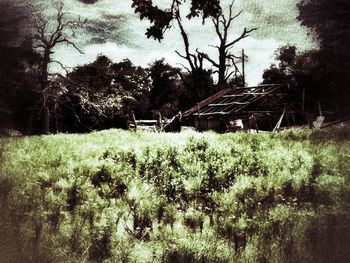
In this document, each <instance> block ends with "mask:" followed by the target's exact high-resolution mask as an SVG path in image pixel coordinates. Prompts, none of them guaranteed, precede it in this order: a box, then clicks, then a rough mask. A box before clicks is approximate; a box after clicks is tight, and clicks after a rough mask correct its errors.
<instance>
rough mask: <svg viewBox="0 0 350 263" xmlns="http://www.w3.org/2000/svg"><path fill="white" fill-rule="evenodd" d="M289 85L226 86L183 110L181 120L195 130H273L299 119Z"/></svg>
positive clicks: (292, 123)
mask: <svg viewBox="0 0 350 263" xmlns="http://www.w3.org/2000/svg"><path fill="white" fill-rule="evenodd" d="M287 89H288V87H286V86H283V85H279V84H268V85H259V86H254V87H240V88H228V89H224V90H221V91H220V92H218V93H216V94H214V95H213V96H211V97H209V98H207V99H205V100H203V101H201V102H199V103H197V105H195V106H193V107H192V108H190V109H189V110H187V111H185V112H184V113H183V121H184V122H185V123H186V124H187V125H190V126H194V127H195V128H196V130H198V131H205V130H214V131H218V132H225V131H236V130H241V129H244V130H274V129H277V128H279V127H282V126H292V125H295V124H297V123H300V121H301V120H300V119H301V116H300V113H298V112H297V111H296V108H297V107H296V105H295V104H292V103H291V102H289V101H288V96H287V93H288V92H287Z"/></svg>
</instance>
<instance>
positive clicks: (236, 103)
mask: <svg viewBox="0 0 350 263" xmlns="http://www.w3.org/2000/svg"><path fill="white" fill-rule="evenodd" d="M248 103H249V102H238V101H234V102H229V103H213V104H209V105H208V106H209V107H220V106H230V105H244V104H248Z"/></svg>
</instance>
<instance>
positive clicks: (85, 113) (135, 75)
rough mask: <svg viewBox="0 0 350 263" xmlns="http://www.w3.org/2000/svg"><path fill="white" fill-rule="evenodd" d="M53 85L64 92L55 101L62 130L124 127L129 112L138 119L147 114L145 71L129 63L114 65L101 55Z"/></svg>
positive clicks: (81, 130) (147, 83)
mask: <svg viewBox="0 0 350 263" xmlns="http://www.w3.org/2000/svg"><path fill="white" fill-rule="evenodd" d="M147 81H148V82H147ZM60 83H61V84H60ZM55 84H56V85H61V86H62V88H61V90H63V93H62V94H61V96H60V97H59V99H58V102H59V107H58V108H59V114H58V115H59V116H58V119H59V120H58V123H59V124H60V125H61V127H60V128H59V129H60V130H63V131H69V132H72V131H73V132H88V131H92V130H100V129H107V128H113V127H119V128H127V119H128V114H130V113H131V111H135V114H140V115H141V116H142V114H147V111H148V92H149V89H150V83H149V80H148V75H147V71H146V70H144V69H142V68H141V67H135V66H133V65H132V63H131V62H130V61H129V60H124V61H122V62H119V63H114V64H113V63H112V61H111V60H110V59H109V58H107V57H106V56H103V55H100V56H98V57H97V58H96V60H95V61H94V62H93V63H90V64H86V65H84V66H79V67H77V68H75V69H74V70H73V71H72V72H70V73H69V74H68V75H67V77H66V78H63V79H58V80H56V81H55ZM138 116H139V115H138Z"/></svg>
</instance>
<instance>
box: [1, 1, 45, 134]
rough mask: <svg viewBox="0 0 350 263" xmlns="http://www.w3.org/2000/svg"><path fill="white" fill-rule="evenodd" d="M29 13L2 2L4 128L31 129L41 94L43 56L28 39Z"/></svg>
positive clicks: (2, 124)
mask: <svg viewBox="0 0 350 263" xmlns="http://www.w3.org/2000/svg"><path fill="white" fill-rule="evenodd" d="M28 16H29V13H28V10H26V9H25V8H23V6H22V5H21V4H18V3H17V4H16V3H14V2H13V1H10V0H5V1H2V2H1V3H0V17H1V18H0V57H1V60H0V78H1V83H0V118H1V124H0V126H2V127H5V128H17V129H18V127H19V128H20V130H21V132H22V133H26V132H27V130H28V129H30V128H31V127H30V123H29V121H28V120H29V119H30V116H31V113H32V111H33V108H34V107H35V104H36V101H37V98H38V94H37V93H36V92H35V89H36V88H37V86H38V84H39V83H38V80H37V79H36V75H37V73H38V65H39V62H40V55H39V54H38V53H36V52H34V51H33V49H32V48H31V40H30V39H29V38H27V37H26V34H25V28H26V24H27V22H28Z"/></svg>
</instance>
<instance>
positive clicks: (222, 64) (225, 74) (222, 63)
mask: <svg viewBox="0 0 350 263" xmlns="http://www.w3.org/2000/svg"><path fill="white" fill-rule="evenodd" d="M233 2H234V1H232V2H231V4H230V6H229V14H228V17H226V16H225V14H224V13H223V12H221V13H220V14H219V15H217V16H216V17H213V18H212V22H213V25H214V27H215V32H216V34H217V36H218V37H219V40H220V44H219V45H217V46H215V48H216V49H217V50H218V53H219V59H218V61H214V60H213V59H211V58H210V57H209V56H208V55H207V54H205V53H200V52H198V51H197V52H198V53H199V54H201V55H202V56H203V58H204V59H206V60H208V61H209V62H210V63H211V64H212V65H213V66H214V68H216V71H214V73H215V72H217V73H218V75H219V79H218V87H219V89H223V88H225V87H226V86H227V84H228V82H229V79H230V78H231V77H232V75H235V79H236V78H237V72H239V70H238V67H237V60H239V61H240V60H242V59H244V58H241V57H237V56H235V55H233V54H232V53H231V52H230V49H232V48H233V47H234V45H235V44H236V43H238V42H239V41H240V40H242V39H244V38H246V37H248V36H249V33H251V32H253V31H255V30H257V28H252V29H247V28H244V30H243V32H242V33H241V35H240V36H239V37H237V38H235V39H232V40H229V36H228V33H229V29H230V27H231V25H232V22H233V21H234V20H235V19H236V18H237V17H239V16H240V15H241V13H242V12H243V10H241V11H240V12H238V13H237V14H233ZM228 62H229V64H227V63H228ZM228 65H229V66H228ZM243 85H244V83H243Z"/></svg>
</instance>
